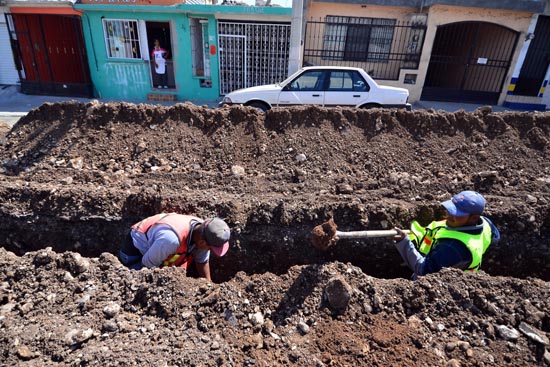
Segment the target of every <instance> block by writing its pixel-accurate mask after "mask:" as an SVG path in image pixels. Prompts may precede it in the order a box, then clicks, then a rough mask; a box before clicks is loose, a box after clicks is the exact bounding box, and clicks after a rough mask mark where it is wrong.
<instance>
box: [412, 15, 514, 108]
mask: <svg viewBox="0 0 550 367" xmlns="http://www.w3.org/2000/svg"><path fill="white" fill-rule="evenodd" d="M518 36H519V34H518V33H517V32H514V31H512V30H510V29H508V28H505V27H503V26H500V25H496V24H491V23H483V22H459V23H452V24H447V25H444V26H440V27H438V29H437V33H436V36H435V40H434V46H433V49H432V56H431V58H430V64H429V66H428V72H427V74H426V82H425V83H424V88H423V89H422V96H421V99H424V100H432V101H452V102H466V103H489V104H496V103H497V102H498V98H499V95H500V93H501V92H502V88H503V84H504V82H505V78H506V74H507V73H508V70H509V68H510V65H511V61H512V56H513V54H514V50H515V47H516V44H517V40H518Z"/></svg>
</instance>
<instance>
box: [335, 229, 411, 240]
mask: <svg viewBox="0 0 550 367" xmlns="http://www.w3.org/2000/svg"><path fill="white" fill-rule="evenodd" d="M403 232H405V233H407V234H408V233H409V232H410V231H408V230H403ZM398 234H399V232H397V231H396V230H395V229H380V230H371V231H352V232H340V231H336V237H337V238H339V239H342V238H377V237H393V236H397V235H398Z"/></svg>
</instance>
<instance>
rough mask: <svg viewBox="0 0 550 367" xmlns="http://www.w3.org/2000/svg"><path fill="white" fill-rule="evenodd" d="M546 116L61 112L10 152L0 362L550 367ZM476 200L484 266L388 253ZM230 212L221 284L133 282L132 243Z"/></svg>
mask: <svg viewBox="0 0 550 367" xmlns="http://www.w3.org/2000/svg"><path fill="white" fill-rule="evenodd" d="M549 158H550V114H547V113H493V112H492V111H491V110H490V108H488V107H487V108H481V109H479V110H477V111H475V112H473V113H466V112H464V111H458V112H455V113H446V112H443V111H433V110H428V111H424V110H422V111H413V112H406V111H398V110H354V109H321V108H316V107H307V108H306V107H304V108H293V109H287V110H273V111H269V112H268V113H266V114H265V115H262V114H259V113H257V112H256V111H255V110H253V109H248V108H238V107H236V108H230V109H207V108H203V107H198V106H194V105H191V104H178V105H175V106H173V107H162V106H152V105H133V104H125V103H112V104H100V103H96V102H91V103H87V104H83V103H75V102H67V103H57V104H44V105H43V106H41V107H40V108H37V109H35V110H33V111H31V112H30V113H29V114H28V115H27V116H26V117H24V118H22V119H21V120H20V121H19V122H18V123H17V124H16V125H15V126H14V127H13V129H11V131H9V133H8V134H7V136H6V137H5V138H3V139H0V159H1V161H2V167H1V170H2V172H1V173H2V174H0V215H1V219H2V220H1V221H0V238H1V239H2V240H1V241H2V242H1V243H2V247H1V248H0V264H1V266H0V290H1V291H0V331H1V332H0V356H1V357H0V365H6V366H16V365H18V366H19V365H20V366H132V365H135V366H153V365H154V366H253V365H258V366H280V365H281V366H282V365H296V366H348V365H365V366H399V365H403V366H405V365H406V366H460V365H462V366H466V365H468V366H469V365H473V366H503V365H507V366H533V365H550V352H549V351H548V336H549V335H550V315H549V314H548V310H549V309H550V307H549V306H550V305H549V303H550V301H549V299H550V286H549V283H548V281H549V280H550V261H549V260H550V251H549V243H550V241H549V239H548V235H547V233H548V229H549V227H550V215H549V192H550V185H549V183H550V159H549ZM465 189H473V190H477V191H480V192H482V193H483V194H484V195H485V197H486V198H487V200H488V208H487V214H488V216H490V217H491V219H493V221H494V222H495V224H496V225H497V226H498V227H499V229H500V230H501V232H502V241H501V243H500V244H499V245H498V246H494V247H492V248H490V249H489V250H488V252H487V255H486V258H485V259H484V264H483V265H482V269H483V271H481V272H479V273H478V274H475V275H474V274H466V273H462V272H459V271H456V270H445V271H443V272H441V273H438V274H434V275H430V276H426V277H423V278H422V279H420V280H419V281H416V282H412V281H409V280H408V279H407V278H408V277H409V275H410V272H409V271H408V270H407V269H405V268H404V267H403V266H401V262H402V261H401V259H400V258H399V255H398V254H397V252H396V250H395V249H394V248H393V244H392V243H391V241H390V240H389V239H369V240H361V241H360V240H338V243H337V244H334V245H333V246H331V247H330V249H329V251H319V250H318V249H316V248H315V247H313V246H312V237H311V233H312V229H313V228H315V226H318V225H319V224H321V223H323V222H325V221H327V220H328V219H330V218H334V220H335V223H334V225H335V226H336V224H337V225H338V229H339V230H340V229H341V230H344V231H346V230H365V229H389V228H392V227H394V226H398V227H407V226H408V224H409V222H410V221H411V220H412V219H415V218H416V219H419V220H420V221H421V222H423V223H427V222H429V221H431V220H433V219H438V218H439V217H440V216H441V215H442V214H443V209H442V208H441V206H440V205H439V203H440V202H441V201H442V200H446V199H448V198H449V197H450V195H451V194H452V193H455V192H458V191H460V190H465ZM160 211H177V212H181V213H190V214H195V215H198V216H202V217H206V216H210V215H214V214H216V215H220V216H222V217H224V218H225V219H226V220H227V222H228V223H229V224H230V226H231V227H232V229H233V235H232V240H231V242H232V248H231V250H230V252H229V253H228V255H226V256H225V257H224V258H221V259H219V258H215V259H212V268H213V278H214V281H215V284H208V283H207V282H206V281H205V280H203V279H195V278H192V277H186V276H185V274H182V272H181V271H178V270H177V269H154V270H148V269H146V270H142V271H130V270H128V269H126V268H124V267H123V266H121V265H120V263H119V262H118V260H117V259H116V257H115V256H114V255H113V254H116V253H117V250H118V244H119V243H120V242H121V239H122V238H123V235H124V233H125V230H126V228H127V227H128V226H129V225H130V224H132V223H134V222H135V221H137V220H138V219H141V218H142V217H144V216H147V215H150V214H154V213H157V212H160Z"/></svg>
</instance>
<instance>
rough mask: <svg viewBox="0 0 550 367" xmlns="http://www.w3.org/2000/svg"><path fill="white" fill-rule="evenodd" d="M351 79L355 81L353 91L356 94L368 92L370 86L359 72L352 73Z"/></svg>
mask: <svg viewBox="0 0 550 367" xmlns="http://www.w3.org/2000/svg"><path fill="white" fill-rule="evenodd" d="M350 73H351V78H352V79H353V91H354V92H368V91H369V90H370V85H369V84H368V83H367V82H366V81H365V79H363V77H362V76H361V74H359V73H358V72H357V71H351V72H350Z"/></svg>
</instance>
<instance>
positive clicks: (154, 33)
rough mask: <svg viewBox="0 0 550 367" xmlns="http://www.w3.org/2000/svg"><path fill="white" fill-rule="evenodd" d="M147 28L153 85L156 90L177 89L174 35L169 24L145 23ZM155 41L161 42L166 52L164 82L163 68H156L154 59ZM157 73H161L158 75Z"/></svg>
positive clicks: (160, 44) (161, 46)
mask: <svg viewBox="0 0 550 367" xmlns="http://www.w3.org/2000/svg"><path fill="white" fill-rule="evenodd" d="M145 28H146V31H147V45H148V47H149V53H148V57H149V60H150V62H149V64H150V72H151V73H150V74H151V85H152V87H153V88H154V89H175V88H176V82H175V78H174V58H173V55H174V53H173V47H172V34H171V32H170V23H169V22H145ZM155 40H158V41H159V46H160V48H161V49H164V50H165V51H166V54H165V55H166V56H165V57H164V59H165V68H164V75H165V77H166V79H165V81H163V79H162V77H163V75H162V71H163V70H162V67H160V68H159V69H157V68H155V62H154V57H153V48H154V47H155ZM157 71H159V72H161V73H158V72H157Z"/></svg>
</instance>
